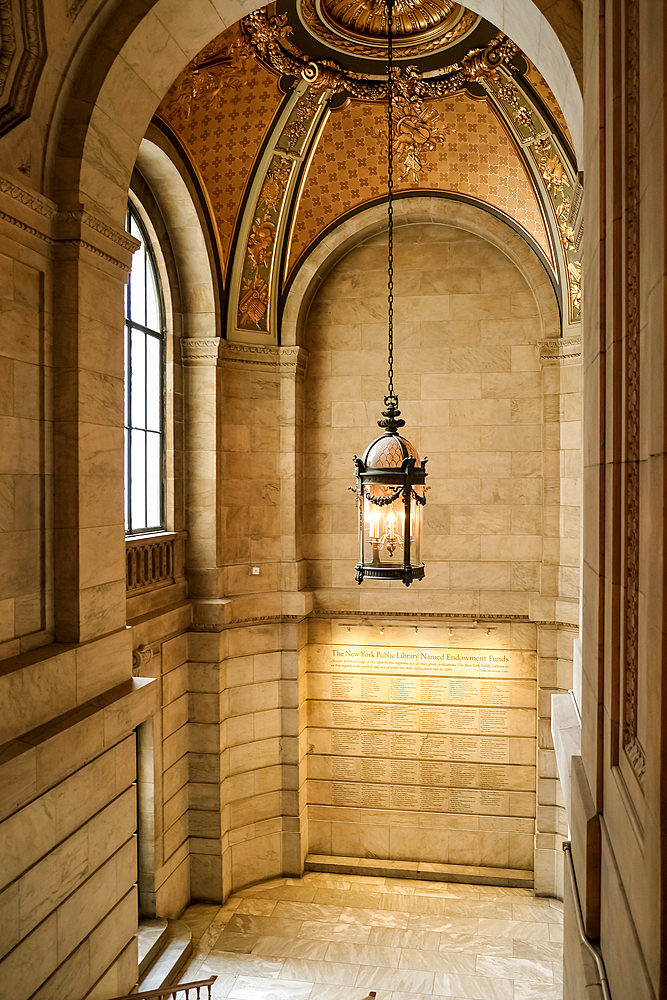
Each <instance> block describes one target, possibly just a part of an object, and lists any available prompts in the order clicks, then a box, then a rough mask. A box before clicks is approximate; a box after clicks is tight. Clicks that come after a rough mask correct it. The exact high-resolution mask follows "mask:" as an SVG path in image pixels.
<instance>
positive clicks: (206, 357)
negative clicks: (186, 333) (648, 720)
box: [179, 337, 223, 364]
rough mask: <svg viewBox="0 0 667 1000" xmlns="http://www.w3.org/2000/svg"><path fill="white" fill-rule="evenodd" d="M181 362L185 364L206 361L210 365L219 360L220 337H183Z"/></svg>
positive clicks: (181, 340)
mask: <svg viewBox="0 0 667 1000" xmlns="http://www.w3.org/2000/svg"><path fill="white" fill-rule="evenodd" d="M179 343H180V345H181V360H182V362H183V364H188V363H190V364H192V363H193V362H194V363H196V362H198V361H205V362H207V363H209V364H211V363H214V362H216V361H217V360H218V356H219V354H220V345H221V344H222V343H223V341H222V340H221V339H220V337H181V339H180V341H179Z"/></svg>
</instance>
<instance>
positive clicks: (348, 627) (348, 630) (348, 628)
mask: <svg viewBox="0 0 667 1000" xmlns="http://www.w3.org/2000/svg"><path fill="white" fill-rule="evenodd" d="M351 631H352V629H351V628H350V626H349V625H348V626H347V634H348V635H349V634H350V632H351Z"/></svg>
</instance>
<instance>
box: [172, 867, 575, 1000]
mask: <svg viewBox="0 0 667 1000" xmlns="http://www.w3.org/2000/svg"><path fill="white" fill-rule="evenodd" d="M182 919H183V920H185V921H186V922H187V923H188V925H189V926H190V928H191V930H192V934H193V953H192V957H191V959H190V961H189V963H188V965H187V966H186V968H185V970H184V972H183V974H182V977H181V978H182V981H183V982H187V981H188V980H189V981H193V980H195V979H204V978H206V977H207V976H209V975H212V974H215V975H217V977H218V979H217V982H216V983H215V986H214V990H213V997H214V998H215V1000H222V998H223V997H225V998H227V997H228V998H229V1000H365V998H366V997H367V996H368V993H369V991H370V990H375V991H376V993H377V1000H433V998H435V997H442V998H443V1000H562V997H563V992H562V990H563V987H562V947H563V945H562V938H563V935H562V904H561V903H559V902H558V901H557V900H549V899H544V898H535V897H534V896H533V895H532V894H531V892H530V891H529V890H527V889H510V888H502V887H495V886H478V885H465V884H459V883H457V884H450V883H443V882H435V883H434V882H423V881H418V880H414V881H413V880H408V879H391V878H380V877H377V876H364V875H341V876H340V877H339V876H336V875H332V874H330V873H326V872H313V873H308V874H306V875H305V876H304V877H303V878H302V879H291V878H290V879H273V880H272V881H271V882H265V883H262V884H261V885H257V886H252V887H251V888H250V889H244V890H242V891H241V892H239V893H236V894H235V895H234V896H233V897H231V898H230V899H229V900H228V901H227V902H226V903H225V905H224V906H222V907H215V906H211V905H210V904H206V905H204V904H195V905H193V906H192V907H189V908H188V910H186V912H185V913H184V915H183V917H182Z"/></svg>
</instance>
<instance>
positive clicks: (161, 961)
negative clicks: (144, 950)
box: [139, 920, 192, 993]
mask: <svg viewBox="0 0 667 1000" xmlns="http://www.w3.org/2000/svg"><path fill="white" fill-rule="evenodd" d="M153 922H154V923H157V921H153ZM166 924H167V927H166V929H165V930H164V931H163V933H162V934H161V935H160V936H159V937H158V943H159V945H160V947H159V948H157V947H156V949H155V951H154V953H153V956H152V959H151V961H150V963H149V964H147V966H146V969H145V971H143V970H141V969H140V973H139V992H140V993H145V992H146V991H148V990H159V989H160V988H161V987H162V986H171V984H172V983H175V982H177V980H178V975H179V973H180V971H181V969H182V968H183V966H184V965H185V963H186V961H187V960H188V958H189V957H190V953H191V951H192V933H191V931H190V928H189V927H188V925H187V924H185V923H184V922H183V921H182V920H167V921H166Z"/></svg>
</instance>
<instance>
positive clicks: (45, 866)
mask: <svg viewBox="0 0 667 1000" xmlns="http://www.w3.org/2000/svg"><path fill="white" fill-rule="evenodd" d="M44 690H48V691H49V692H50V697H49V699H48V701H45V700H44V699H40V698H39V697H38V694H39V693H40V692H42V691H44ZM0 702H1V703H2V704H3V705H5V706H8V708H7V709H6V710H5V711H4V712H3V721H2V724H0V841H1V842H2V856H1V857H0V927H1V928H2V934H1V935H0V939H1V940H0V982H1V983H2V984H3V986H7V987H8V988H9V989H10V991H11V996H12V997H17V998H20V1000H27V998H28V997H33V996H34V997H36V998H38V1000H49V998H52V997H56V996H85V995H87V993H88V992H89V990H90V989H91V988H92V987H93V986H97V987H98V988H99V990H100V993H99V995H114V994H118V993H123V992H126V991H128V990H129V989H131V988H132V987H133V985H134V984H135V982H136V969H137V945H136V938H135V930H136V921H137V906H138V900H137V889H136V880H137V843H136V829H137V807H136V791H135V778H136V745H135V735H134V733H133V729H134V728H135V727H137V726H138V725H140V724H141V723H142V722H143V720H145V719H146V718H147V717H148V716H150V715H152V714H153V712H154V710H155V703H156V685H155V682H154V681H153V680H152V679H150V678H138V677H137V678H132V677H131V674H130V645H129V634H128V633H127V632H126V631H125V630H123V631H122V632H120V633H116V634H115V635H112V636H106V637H104V638H102V639H99V640H96V641H95V642H91V643H87V644H83V645H80V646H76V647H75V646H69V647H66V646H55V645H53V646H46V647H42V648H41V649H39V650H35V651H33V652H32V653H30V654H22V655H20V656H18V657H16V658H14V659H11V658H10V659H7V660H5V661H4V662H3V664H2V671H0ZM9 706H11V711H10V710H9ZM8 995H9V994H8Z"/></svg>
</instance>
